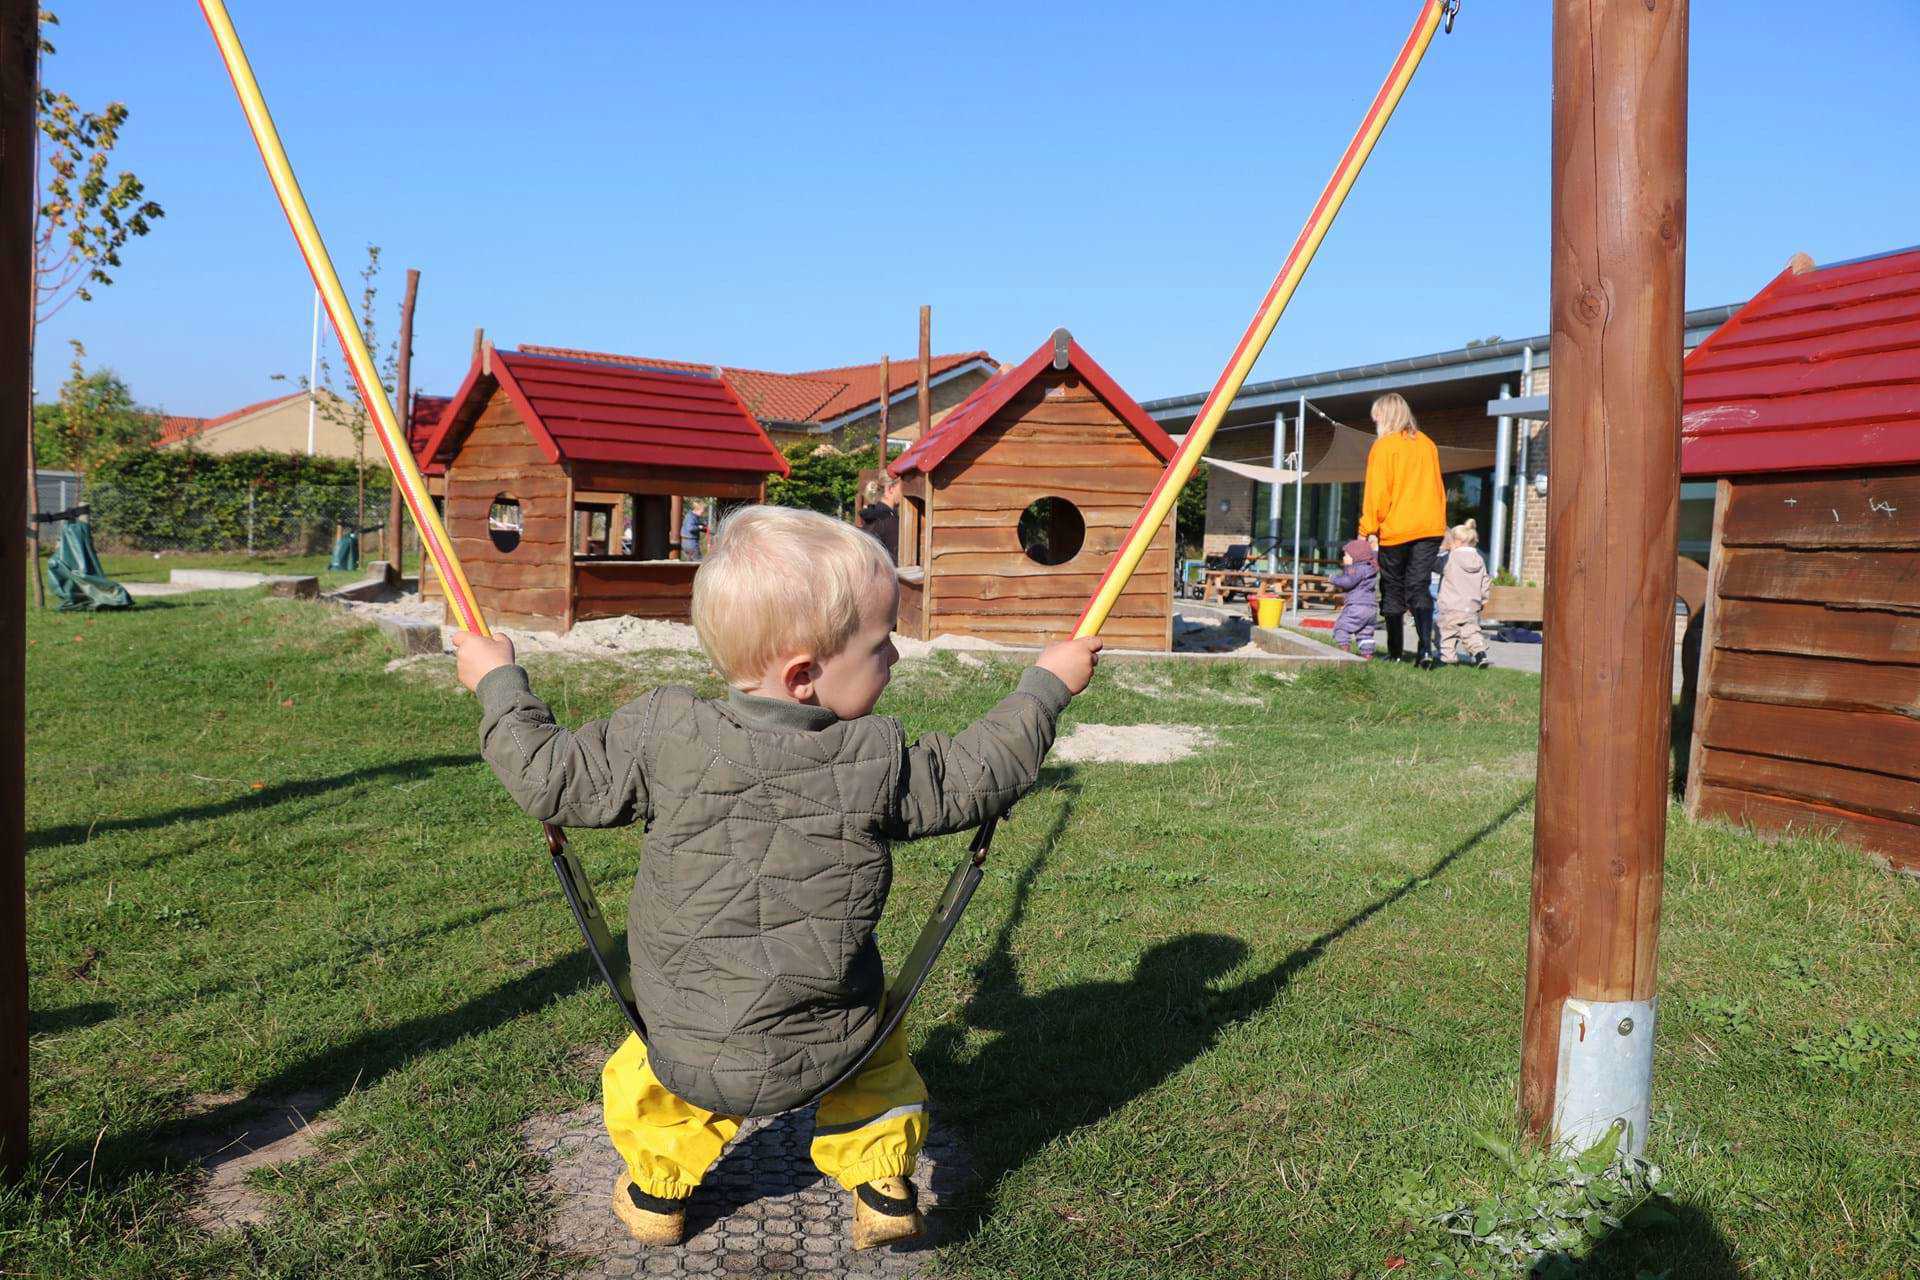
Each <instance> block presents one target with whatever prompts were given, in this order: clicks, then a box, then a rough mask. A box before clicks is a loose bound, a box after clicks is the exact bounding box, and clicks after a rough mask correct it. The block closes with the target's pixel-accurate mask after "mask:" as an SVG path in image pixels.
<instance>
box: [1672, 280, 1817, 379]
mask: <svg viewBox="0 0 1920 1280" xmlns="http://www.w3.org/2000/svg"><path fill="white" fill-rule="evenodd" d="M1797 278H1798V277H1796V276H1795V275H1794V273H1793V267H1792V266H1791V265H1789V266H1786V267H1783V268H1782V269H1781V271H1780V274H1779V275H1777V276H1775V277H1774V278H1773V279H1771V280H1769V281H1767V283H1766V284H1765V285H1763V286H1761V289H1760V292H1758V293H1756V294H1754V295H1753V296H1752V297H1751V298H1748V299H1747V300H1746V302H1744V303H1742V304H1741V306H1740V309H1739V310H1738V311H1735V312H1734V313H1733V314H1732V315H1730V316H1728V317H1727V321H1726V323H1725V324H1723V325H1721V326H1720V327H1719V328H1718V329H1715V330H1714V331H1713V332H1712V333H1710V334H1708V335H1707V336H1706V337H1705V338H1703V339H1701V342H1700V345H1699V346H1697V347H1695V348H1694V349H1693V350H1691V351H1689V352H1687V358H1686V359H1685V360H1684V361H1682V362H1681V365H1680V368H1681V375H1682V384H1681V386H1682V389H1681V392H1680V395H1681V400H1682V402H1683V403H1684V402H1685V399H1686V390H1685V381H1684V379H1685V373H1686V368H1687V366H1688V365H1691V364H1693V363H1694V362H1695V360H1704V359H1706V355H1705V354H1703V353H1710V352H1712V351H1713V350H1714V349H1715V348H1717V347H1718V346H1719V345H1720V341H1721V339H1723V338H1725V337H1727V335H1729V334H1733V333H1737V332H1739V331H1740V329H1741V328H1743V327H1744V325H1743V321H1744V318H1745V316H1746V314H1747V312H1749V311H1751V310H1753V308H1754V307H1755V306H1757V305H1759V304H1760V303H1761V302H1763V301H1765V300H1767V299H1770V298H1772V297H1773V295H1774V294H1776V293H1778V292H1780V290H1781V289H1783V288H1785V287H1786V286H1787V285H1788V284H1789V283H1791V282H1792V281H1793V280H1795V279H1797Z"/></svg>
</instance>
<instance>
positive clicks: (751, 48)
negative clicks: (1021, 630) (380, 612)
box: [38, 0, 1920, 414]
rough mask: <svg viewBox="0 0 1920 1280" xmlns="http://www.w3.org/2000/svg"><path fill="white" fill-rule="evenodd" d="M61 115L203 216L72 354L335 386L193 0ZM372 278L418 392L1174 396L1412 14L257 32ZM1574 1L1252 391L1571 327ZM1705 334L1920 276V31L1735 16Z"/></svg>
mask: <svg viewBox="0 0 1920 1280" xmlns="http://www.w3.org/2000/svg"><path fill="white" fill-rule="evenodd" d="M53 3H54V7H55V8H56V9H57V10H58V11H59V12H60V15H61V18H62V22H63V25H62V27H61V28H60V30H59V31H58V32H57V33H56V43H57V44H58V46H59V52H58V54H57V55H56V56H55V57H54V58H52V59H50V60H49V62H48V64H47V69H46V75H47V79H48V82H49V83H50V84H51V85H53V86H54V87H57V88H62V89H65V90H67V91H69V92H71V93H72V94H74V95H75V97H76V98H78V99H80V100H81V101H82V102H83V103H85V104H88V105H98V104H99V103H102V102H104V101H105V100H107V99H108V98H115V97H117V98H120V99H123V100H125V101H126V102H127V103H128V104H129V105H130V106H131V107H132V109H133V118H132V121H131V123H130V125H129V127H128V130H127V133H126V136H125V139H124V142H123V147H122V152H123V155H124V158H125V161H126V162H127V163H128V164H130V165H131V166H132V167H134V168H135V169H136V170H137V171H138V172H139V173H140V174H141V176H142V177H143V178H144V179H145V180H146V182H147V185H148V189H149V193H150V194H151V195H152V196H153V197H154V198H156V199H158V200H159V201H160V202H161V203H162V204H163V205H164V206H165V207H166V209H167V217H166V219H165V220H164V221H163V222H161V223H160V224H159V225H158V227H157V229H156V230H155V232H154V233H153V235H151V236H150V237H148V238H147V239H146V240H145V241H142V242H139V243H136V244H134V245H133V246H131V247H130V248H129V250H128V251H127V254H126V265H125V267H124V269H123V270H122V271H121V273H120V275H119V282H118V283H117V284H116V285H114V286H113V287H112V288H110V289H106V290H103V291H101V292H99V293H98V294H97V295H96V300H95V301H93V302H91V303H75V304H73V305H72V306H71V307H69V308H68V309H67V311H66V312H65V313H64V314H62V315H61V316H59V317H57V318H56V319H55V320H54V321H53V323H51V324H50V325H48V326H47V327H46V328H45V329H43V331H42V334H41V344H40V356H39V370H38V372H39V379H38V381H39V389H40V392H41V395H42V397H43V398H45V397H47V396H49V395H50V394H51V392H52V389H53V388H54V387H55V386H56V385H57V384H58V382H59V381H60V379H61V378H62V377H63V376H64V371H65V367H66V363H67V360H68V351H67V345H66V339H67V338H69V337H79V338H81V339H82V340H83V341H85V343H86V344H87V347H88V351H89V356H90V359H91V360H92V361H93V362H95V363H103V364H108V365H111V366H113V367H114V368H116V369H118V370H119V371H120V372H121V373H122V374H123V375H124V376H125V377H126V378H127V379H128V380H129V382H130V383H131V384H132V386H133V389H134V391H135V394H136V395H138V396H139V397H140V398H141V399H142V400H144V401H146V402H148V403H151V404H155V405H158V406H161V407H163V408H165V409H167V410H168V411H169V412H174V413H193V414H213V413H219V412H222V411H225V410H227V409H229V408H233V407H235V406H237V405H239V404H241V403H244V402H246V401H249V400H252V399H258V398H261V397H264V396H268V395H272V394H276V393H277V392H278V391H280V390H282V389H285V387H286V386H287V384H284V383H277V382H274V381H272V375H274V374H295V375H297V374H300V373H302V372H304V370H305V367H306V357H307V341H308V324H309V317H310V310H309V308H310V305H311V297H312V295H311V287H310V285H309V284H308V283H307V279H306V276H305V274H304V268H303V267H302V265H301V263H300V261H299V258H298V256H297V254H296V253H295V250H294V247H293V243H292V238H291V236H290V235H289V233H288V231H287V228H286V224H285V222H284V221H283V220H282V218H281V217H280V214H279V212H278V210H277V208H276V206H275V204H274V200H273V196H272V193H271V191H270V189H269V188H268V186H267V182H266V178H265V175H264V173H263V172H262V169H261V166H260V162H259V159H258V156H257V153H256V152H255V151H254V149H253V145H252V142H251V141H250V139H249V138H248V135H247V132H246V127H245V125H244V123H243V121H242V119H241V116H240V113H239V109H238V107H237V106H236V104H235V102H234V99H233V93H232V89H231V87H230V86H229V84H228V82H227V79H226V76H225V75H224V74H223V72H222V71H221V68H220V65H219V61H218V58H217V56H216V54H215V52H214V49H213V45H212V41H211V39H210V37H209V36H208V34H207V31H206V28H205V26H204V24H203V22H202V20H201V18H200V15H199V10H198V8H197V6H196V5H195V4H193V3H192V2H191V0H166V2H165V3H152V2H147V3H141V4H137V5H135V4H126V3H123V2H120V0H113V2H111V3H101V2H99V0H94V2H93V3H80V2H78V0H65V2H62V0H53ZM229 3H230V6H231V9H232V11H233V15H234V20H235V22H236V24H237V25H238V26H239V28H240V32H241V36H242V38H243V39H244V40H245V41H246V43H247V46H248V49H249V52H250V54H251V56H252V59H253V63H254V67H255V70H256V72H257V73H258V75H259V76H260V79H261V82H262V85H263V87H264V89H265V91H266V94H267V99H268V102H269V103H270V105H271V106H272V108H273V111H274V113H275V116H276V119H277V120H278V122H279V125H280V130H281V133H282V135H283V136H284V138H285V139H286V142H287V145H288V148H289V151H290V152H291V154H292V157H293V162H294V166H295V169H296V171H297V172H298V173H299V175H300V177H301V180H302V182H303V184H304V186H305V188H306V191H307V195H308V199H309V200H310V201H311V203H312V205H313V208H314V212H315V215H316V216H317V218H318V219H319V222H320V225H321V230H322V232H323V233H324V234H325V235H326V237H327V239H328V242H329V244H330V245H331V247H332V249H333V253H334V258H335V261H336V263H337V264H338V265H339V267H340V268H341V271H342V273H343V275H347V276H349V292H350V293H353V292H356V290H354V288H353V286H352V283H351V279H350V277H351V273H352V272H354V271H356V270H357V269H358V267H359V266H360V264H361V262H362V260H363V255H364V246H365V245H366V244H367V243H369V242H373V243H378V244H380V245H381V246H383V248H384V251H385V255H384V256H385V262H386V266H387V268H388V270H387V271H386V273H385V296H384V298H383V304H384V305H383V313H382V316H381V320H382V324H383V326H384V328H385V330H386V332H387V333H388V334H389V335H390V334H391V332H392V329H393V327H394V324H395V320H396V318H397V311H398V305H399V295H400V282H401V279H402V276H403V269H404V268H405V267H408V266H415V267H419V268H420V269H421V270H422V272H423V281H422V286H421V301H420V307H419V316H418V321H417V338H416V342H415V363H414V370H415V385H416V386H417V387H419V388H420V389H422V390H427V391H442V392H444V391H447V390H450V389H451V388H452V387H453V385H454V384H455V383H456V382H457V380H458V378H459V377H460V375H461V374H462V373H463V372H464V370H465V366H466V357H467V352H468V348H469V345H470V340H471V334H472V331H473V329H474V327H475V326H476V325H484V326H485V327H486V328H487V331H488V333H489V335H490V336H492V337H493V338H494V339H495V341H496V342H497V343H498V344H499V345H501V346H508V345H512V344H515V343H518V342H521V341H527V342H544V343H554V344H566V345H576V346H582V347H592V348H600V349H606V350H615V351H622V352H630V353H635V354H645V355H652V356H659V357H670V358H677V359H690V360H701V361H705V360H712V361H718V362H722V363H728V364H740V365H749V366H757V367H763V368H772V369H805V368H814V367H820V366H826V365H837V364H847V363H854V362H859V361H864V360H869V359H877V358H878V357H879V355H880V354H881V352H882V351H890V352H891V353H892V354H893V355H894V356H895V357H896V358H901V357H907V356H910V355H911V353H912V351H913V349H914V343H915V333H916V330H915V325H916V308H917V306H918V305H919V304H920V303H922V302H927V303H931V304H932V305H933V307H934V345H935V348H936V349H937V350H964V349H971V348H977V347H984V348H986V349H987V350H989V351H991V352H992V353H993V354H994V355H995V356H997V357H999V358H1001V359H1003V360H1005V359H1017V358H1019V357H1022V356H1024V355H1025V354H1027V353H1028V352H1029V351H1031V350H1032V349H1033V348H1034V347H1035V346H1037V345H1038V344H1039V343H1040V342H1041V341H1042V340H1043V339H1044V338H1045V336H1046V334H1047V333H1048V332H1049V330H1050V329H1051V328H1052V327H1053V326H1055V325H1066V326H1067V327H1069V328H1071V329H1072V330H1073V332H1074V334H1075V336H1076V337H1078V338H1079V339H1080V340H1081V341H1082V343H1083V344H1084V345H1085V346H1086V347H1087V348H1088V350H1089V351H1091V352H1092V353H1093V354H1094V356H1095V357H1096V358H1097V359H1099V360H1100V361H1101V363H1102V364H1104V365H1105V366H1106V367H1107V369H1108V370H1109V371H1110V372H1112V373H1113V374H1114V375H1115V376H1116V377H1117V378H1118V379H1119V380H1120V382H1121V383H1122V385H1124V386H1126V387H1127V389H1128V390H1129V391H1131V392H1132V393H1133V394H1134V395H1135V396H1136V397H1138V398H1140V399H1150V398H1153V397H1156V396H1162V395H1171V394H1177V393H1181V392H1189V391H1197V390H1203V389H1204V388H1205V386H1206V385H1207V384H1209V383H1210V382H1211V381H1212V379H1213V378H1214V377H1215V376H1216V374H1217V373H1218V371H1219V366H1220V364H1221V362H1222V361H1223V360H1224V359H1225V357H1226V355H1227V353H1228V351H1229V350H1230V348H1231V347H1232V345H1233V343H1234V341H1235V340H1236V339H1237V338H1238V336H1239V334H1240V331H1241V329H1242V328H1243V327H1244V325H1245V324H1246V321H1247V318H1248V316H1249V315H1250V314H1251V311H1252V308H1253V306H1254V305H1255V303H1256V302H1257V301H1258V299H1259V297H1260V295H1261V293H1262V292H1263V291H1264V290H1265V288H1266V286H1267V284H1268V282H1269V281H1270V279H1271V278H1272V275H1273V272H1274V271H1275V270H1276V269H1277V267H1278V266H1279V263H1280V260H1281V259H1282V257H1283V256H1284V254H1285V252H1286V249H1287V246H1288V245H1289V243H1290V242H1291V240H1292V238H1293V236H1294V234H1295V232H1296V231H1297V229H1298V227H1299V224H1300V222H1301V219H1302V218H1303V217H1304V215H1305V213H1306V210H1307V209H1308V207H1309V206H1310V204H1311V203H1312V201H1313V198H1314V197H1315V195H1316V194H1317V193H1318V190H1319V188H1320V185H1321V183H1322V182H1323V181H1324V180H1325V177H1326V174H1327V173H1328V171H1329V170H1330V168H1331V166H1332V165H1333V163H1334V161H1335V160H1336V159H1337V158H1338V155H1339V152H1340V149H1341V148H1342V147H1343V146H1344V145H1345V143H1346V141H1347V139H1348V137H1349V136H1350V134H1351V132H1352V129H1353V127H1354V125H1355V123H1356V122H1357V120H1358V118H1359V115H1360V113H1361V111H1362V110H1363V109H1364V107H1365V104H1366V101H1367V99H1368V97H1369V95H1370V94H1371V93H1372V92H1373V90H1374V88H1375V86H1376V85H1377V84H1378V83H1379V80H1380V78H1381V76H1382V75H1383V74H1384V72H1385V69H1386V67H1387V65H1388V62H1389V60H1390V58H1391V56H1392V54H1393V52H1394V51H1395V50H1396V49H1397V47H1398V44H1399V41H1400V40H1401V39H1402V38H1403V37H1404V34H1405V31H1406V28H1407V26H1408V24H1409V23H1410V22H1411V20H1412V17H1413V15H1414V14H1415V12H1416V11H1417V8H1418V6H1417V4H1416V3H1415V2H1414V0H1391V2H1389V0H1369V3H1366V4H1364V5H1359V4H1298V3H1296V4H1289V5H1274V4H1271V3H1248V4H1219V5H1198V6H1195V5H1178V6H1176V5H1167V4H1160V3H1153V4H1127V3H1108V4H1101V5H1087V4H1077V3H1068V4H1060V5H1036V4H1020V5H1003V4H995V3H982V4H976V5H970V6H963V7H960V8H955V7H952V6H930V7H924V8H922V7H916V6H885V7H881V6H869V5H862V6H828V5H792V4H744V5H710V6H696V5H672V6H656V5H648V4H633V3H630V2H628V3H619V2H615V0H564V2H562V3H555V4H550V5H547V6H544V7H536V8H535V9H532V10H530V9H529V8H528V7H527V6H525V5H523V4H506V3H502V2H498V0H461V2H460V3H453V2H452V0H405V2H404V3H395V2H394V0H330V2H329V3H327V4H324V5H284V4H280V3H277V2H275V0H229ZM1549 9H1550V6H1549V5H1548V4H1546V3H1545V2H1544V0H1467V3H1466V5H1465V10H1464V12H1463V14H1462V17H1461V20H1460V24H1459V27H1458V28H1457V29H1456V31H1455V32H1454V34H1453V35H1452V36H1450V37H1441V38H1439V39H1437V40H1436V42H1435V46H1434V48H1433V50H1432V52H1431V53H1430V54H1429V55H1428V57H1427V61H1426V64H1425V66H1424V67H1423V69H1422V70H1421V72H1420V75H1419V77H1418V79H1417V80H1416V81H1415V83H1414V85H1413V88H1412V90H1411V92H1410V93H1409V94H1408V95H1407V98H1406V100H1405V102H1404V103H1403V104H1402V106H1401V109H1400V111H1399V114H1398V115H1397V116H1396V117H1395V119H1394V121H1393V123H1392V125H1391V126H1390V127H1389V129H1388V131H1387V133H1386V136H1385V137H1384V138H1383V139H1382V141H1381V144H1380V146H1379V148H1378V150H1377V151H1376V152H1375V154H1374V158H1373V160H1372V162H1371V164H1370V165H1369V166H1368V168H1367V171H1366V172H1365V174H1364V175H1363V176H1362V178H1361V180H1360V183H1359V185H1358V186H1357V187H1356V189H1355V191H1354V194H1353V196H1352V198H1351V199H1350V200H1349V201H1348V204H1347V208H1346V211H1345V213H1344V214H1343V215H1342V217H1341V220H1340V222H1339V224H1338V225H1337V226H1336V227H1335V228H1334V231H1333V233H1332V235H1331V236H1329V238H1328V240H1327V242H1326V244H1325V246H1324V247H1323V248H1322V250H1321V253H1320V256H1319V258H1318V260H1317V261H1316V263H1315V265H1314V268H1313V270H1312V272H1311V273H1310V274H1309V275H1308V277H1307V280H1306V283H1305V284H1304V286H1303V287H1302V289H1301V290H1300V293H1299V294H1298V295H1297V297H1296V298H1295V300H1294V303H1293V306H1292V309H1291V310H1290V311H1289V312H1288V314H1287V316H1286V317H1285V319H1284V320H1283V321H1282V322H1281V325H1280V328H1279V329H1278V331H1277V332H1276V333H1275V335H1274V338H1273V340H1272V342H1271V343H1270V344H1269V346H1268V349H1267V353H1266V355H1265V357H1264V359H1263V360H1262V362H1261V364H1260V367H1259V369H1258V371H1257V372H1256V375H1255V376H1256V377H1277V376H1283V375H1285V374H1289V373H1296V372H1306V371H1310V370H1315V369H1321V368H1327V367H1331V366H1337V365H1344V364H1350V363H1356V362H1360V361H1365V360H1375V359H1390V358H1393V357H1398V356H1406V355H1414V354H1419V353H1422V352H1427V351H1434V350H1441V349H1445V348H1448V347H1454V346H1458V345H1460V344H1461V343H1463V342H1465V341H1467V340H1469V339H1472V338H1482V337H1487V336H1490V335H1493V334H1500V335H1503V336H1506V337H1517V336H1526V335H1531V334H1534V333H1539V332H1542V331H1543V330H1544V329H1545V328H1546V305H1547V270H1546V269H1547V209H1548V190H1547V187H1548V147H1547V143H1548V128H1549V111H1550V105H1551V103H1550V85H1549V57H1548V53H1549V49H1548V46H1549V36H1550V32H1549V23H1548V13H1549ZM1692 40H1693V65H1692V85H1691V112H1690V115H1691V130H1692V131H1691V135H1690V148H1691V174H1690V191H1689V203H1690V214H1691V221H1690V227H1689V255H1688V256H1689V260H1688V304H1689V305H1690V306H1696V307H1698V306H1710V305H1715V304H1719V303H1723V302H1730V301H1738V300H1741V299H1744V298H1745V297H1747V296H1749V295H1750V294H1751V293H1752V292H1753V291H1754V290H1755V289H1756V288H1758V287H1759V286H1760V285H1761V284H1763V283H1764V282H1765V281H1766V280H1767V279H1768V278H1769V277H1771V276H1772V275H1773V274H1774V273H1775V272H1776V271H1777V270H1778V269H1779V268H1780V267H1781V266H1782V265H1783V264H1784V263H1785V261H1786V259H1787V257H1788V256H1789V255H1790V254H1791V253H1792V252H1794V251H1795V250H1805V251H1807V252H1809V253H1811V254H1812V255H1813V256H1814V258H1815V259H1816V260H1818V261H1823V262H1824V261H1830V260H1835V259H1840V258H1848V257H1856V256H1859V255H1862V254H1869V253H1875V252H1880V251H1883V250H1886V249H1891V248H1896V247H1902V246H1905V245H1909V244H1912V243H1914V242H1916V241H1920V218H1916V211H1917V210H1920V200H1916V196H1917V195H1920V171H1916V169H1915V168H1914V166H1912V165H1911V164H1907V163H1905V162H1903V161H1902V160H1901V159H1900V158H1899V157H1900V155H1901V154H1903V153H1904V152H1905V151H1906V150H1907V149H1909V148H1911V147H1912V145H1913V139H1912V137H1911V133H1912V129H1913V122H1914V118H1915V117H1914V110H1913V105H1912V94H1913V91H1914V80H1915V73H1916V71H1920V65H1916V50H1917V49H1920V5H1915V4H1914V3H1913V0H1835V2H1833V3H1828V4H1822V5H1806V4H1791V5H1790V4H1787V3H1783V2H1780V0H1756V2H1749V3H1739V4H1728V3H1718V2H1715V0H1707V2H1704V3H1700V4H1696V5H1695V6H1694V13H1693V35H1692Z"/></svg>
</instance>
